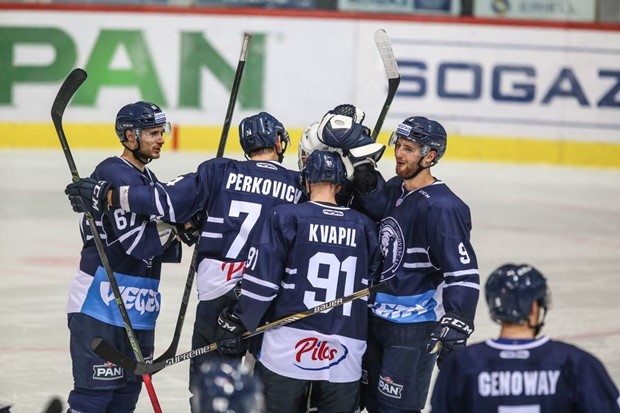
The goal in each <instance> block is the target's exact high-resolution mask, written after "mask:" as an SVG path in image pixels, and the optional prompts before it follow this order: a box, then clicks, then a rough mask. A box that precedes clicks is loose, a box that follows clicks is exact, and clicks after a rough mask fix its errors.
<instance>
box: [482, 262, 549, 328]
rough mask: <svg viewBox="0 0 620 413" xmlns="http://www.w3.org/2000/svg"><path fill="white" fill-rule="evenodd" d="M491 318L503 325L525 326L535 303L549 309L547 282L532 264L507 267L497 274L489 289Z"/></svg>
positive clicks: (493, 276)
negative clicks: (524, 323)
mask: <svg viewBox="0 0 620 413" xmlns="http://www.w3.org/2000/svg"><path fill="white" fill-rule="evenodd" d="M485 295H486V300H487V304H488V306H489V311H490V313H491V318H492V319H493V320H494V321H496V322H498V323H500V322H508V323H523V322H526V321H527V320H528V319H529V315H530V311H531V308H532V303H533V302H535V301H536V302H538V304H539V305H540V306H541V307H542V308H543V309H544V310H545V312H546V311H547V309H548V308H549V306H550V304H551V299H550V293H549V289H548V287H547V280H546V279H545V277H544V276H543V275H542V274H541V273H540V272H539V271H538V270H537V269H536V268H534V267H532V266H531V265H528V264H519V265H516V264H505V265H502V266H501V267H499V268H498V269H496V270H495V271H493V273H492V274H491V275H490V276H489V279H488V280H487V282H486V286H485Z"/></svg>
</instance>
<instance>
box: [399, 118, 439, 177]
mask: <svg viewBox="0 0 620 413" xmlns="http://www.w3.org/2000/svg"><path fill="white" fill-rule="evenodd" d="M398 138H404V139H407V140H409V141H411V142H415V143H417V144H419V145H421V146H422V156H426V155H427V154H428V153H429V152H430V151H431V150H434V151H435V152H436V153H437V156H436V157H435V160H434V161H433V165H434V164H436V163H437V162H439V160H440V159H441V157H442V156H443V155H444V154H445V153H446V148H447V146H448V135H447V134H446V130H445V129H444V128H443V126H441V124H440V123H439V122H437V121H435V120H432V119H428V118H425V117H424V116H411V117H409V118H407V119H405V120H404V121H403V122H402V123H399V124H398V127H397V128H396V131H395V132H393V133H392V136H391V137H390V141H389V144H390V145H394V144H396V140H397V139H398Z"/></svg>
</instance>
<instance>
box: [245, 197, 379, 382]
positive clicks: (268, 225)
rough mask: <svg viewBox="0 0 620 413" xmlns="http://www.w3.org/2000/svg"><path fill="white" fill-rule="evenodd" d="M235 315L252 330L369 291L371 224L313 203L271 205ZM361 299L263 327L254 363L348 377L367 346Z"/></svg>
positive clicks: (373, 259) (306, 375)
mask: <svg viewBox="0 0 620 413" xmlns="http://www.w3.org/2000/svg"><path fill="white" fill-rule="evenodd" d="M251 247H252V248H251V249H250V252H249V256H248V261H247V265H246V268H245V273H244V275H243V281H242V283H241V286H242V292H241V297H240V299H239V303H238V305H237V307H236V313H237V315H238V316H239V318H240V319H241V320H242V322H243V324H244V325H245V326H246V328H247V329H248V330H250V331H253V330H255V329H256V328H257V327H258V326H259V325H260V324H261V322H262V321H273V320H277V319H279V318H282V317H285V316H288V315H291V314H294V313H298V312H302V311H305V310H307V309H309V308H312V307H316V306H318V305H320V304H322V303H325V302H327V301H331V300H335V299H336V298H339V297H344V296H347V295H350V294H352V293H354V292H356V291H359V290H363V289H365V288H368V286H369V284H370V283H371V282H374V281H376V279H377V278H378V275H379V271H380V265H381V256H380V253H379V250H378V245H377V230H376V225H375V224H374V223H373V222H372V221H371V220H370V219H368V218H367V217H366V216H364V215H362V214H360V213H359V212H356V211H354V210H351V209H349V208H345V207H338V206H334V205H331V204H329V205H328V204H322V203H316V202H305V203H303V204H300V205H283V206H279V207H276V208H274V209H273V210H272V211H271V212H270V213H269V216H268V217H267V218H266V220H265V222H264V224H263V225H262V226H261V227H260V229H259V231H257V232H256V233H255V234H254V236H253V237H252V240H251ZM367 298H368V297H365V299H358V300H355V301H352V302H350V303H347V304H344V305H342V306H339V307H335V308H332V309H331V310H328V311H325V312H321V313H317V314H315V315H313V316H311V317H307V318H303V319H301V320H297V321H295V322H293V323H291V324H289V325H288V326H286V327H281V328H277V329H274V330H272V331H267V332H266V333H264V334H263V342H262V348H261V351H260V354H259V355H258V360H260V361H261V363H262V364H263V365H264V366H265V367H267V368H268V369H270V370H272V371H274V372H276V373H278V374H280V375H283V376H286V377H291V378H297V379H303V380H330V381H332V382H351V381H355V380H358V379H359V378H360V376H361V360H362V355H363V354H364V351H365V350H366V336H367V312H368V309H367Z"/></svg>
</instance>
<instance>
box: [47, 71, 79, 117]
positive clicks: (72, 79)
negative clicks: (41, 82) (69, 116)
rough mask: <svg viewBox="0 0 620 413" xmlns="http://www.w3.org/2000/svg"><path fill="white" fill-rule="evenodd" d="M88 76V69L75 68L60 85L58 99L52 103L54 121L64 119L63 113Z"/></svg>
mask: <svg viewBox="0 0 620 413" xmlns="http://www.w3.org/2000/svg"><path fill="white" fill-rule="evenodd" d="M87 76H88V75H87V74H86V71H84V69H80V68H77V69H73V71H71V73H69V75H68V76H67V78H66V79H65V81H64V82H63V83H62V86H60V89H59V90H58V94H57V95H56V99H54V103H53V104H52V120H54V122H57V121H58V120H60V119H62V115H63V114H64V112H65V109H66V108H67V105H68V104H69V101H70V100H71V98H72V97H73V95H74V94H75V92H77V90H78V89H79V87H80V86H81V85H82V83H84V81H85V80H86V77H87Z"/></svg>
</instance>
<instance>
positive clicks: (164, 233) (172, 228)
mask: <svg viewBox="0 0 620 413" xmlns="http://www.w3.org/2000/svg"><path fill="white" fill-rule="evenodd" d="M155 225H156V226H157V233H158V234H159V242H160V243H161V247H162V249H164V250H165V249H167V248H168V247H169V246H170V245H171V244H172V243H173V242H174V240H175V238H176V236H177V231H178V230H177V225H176V224H170V223H168V222H165V221H160V220H157V221H155Z"/></svg>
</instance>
